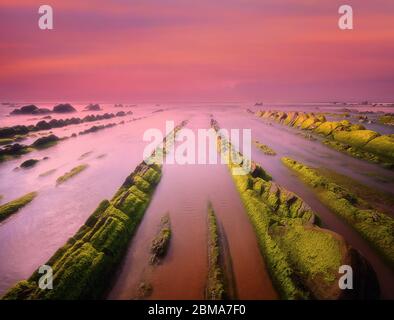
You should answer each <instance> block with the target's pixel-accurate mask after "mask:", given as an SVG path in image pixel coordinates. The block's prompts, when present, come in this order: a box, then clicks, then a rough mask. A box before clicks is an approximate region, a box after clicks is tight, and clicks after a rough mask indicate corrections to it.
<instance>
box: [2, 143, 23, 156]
mask: <svg viewBox="0 0 394 320" xmlns="http://www.w3.org/2000/svg"><path fill="white" fill-rule="evenodd" d="M26 148H27V146H25V145H23V144H19V143H14V144H9V145H7V146H5V147H3V148H1V149H0V155H18V154H22V153H23V152H24V151H25V150H26Z"/></svg>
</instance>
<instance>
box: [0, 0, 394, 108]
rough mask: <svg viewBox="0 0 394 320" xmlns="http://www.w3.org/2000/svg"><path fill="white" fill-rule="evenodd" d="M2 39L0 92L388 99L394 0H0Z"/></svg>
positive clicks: (7, 96) (10, 96)
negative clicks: (47, 8)
mask: <svg viewBox="0 0 394 320" xmlns="http://www.w3.org/2000/svg"><path fill="white" fill-rule="evenodd" d="M42 4H49V5H52V7H53V9H54V30H51V31H42V30H40V29H39V28H38V18H39V14H38V8H39V6H40V5H42ZM342 4H351V5H352V6H353V9H354V19H355V20H354V27H355V29H354V30H353V31H341V30H339V28H338V26H337V23H338V18H339V14H338V8H339V6H340V5H342ZM0 39H1V41H0V100H3V101H4V100H11V101H18V100H31V101H37V100H39V101H45V100H48V101H50V100H52V101H53V100H56V101H59V100H70V101H75V100H78V101H111V102H118V101H119V102H120V101H127V102H128V101H130V102H133V101H241V100H263V101H271V102H281V101H282V102H285V101H333V100H365V99H368V100H372V101H394V58H393V57H394V1H393V0H353V1H350V0H346V1H345V0H342V1H341V0H339V1H338V0H140V1H134V0H128V1H127V0H116V1H108V0H95V1H93V0H90V1H89V0H86V1H80V0H79V1H76V0H62V1H59V0H50V1H34V0H17V1H15V0H1V1H0Z"/></svg>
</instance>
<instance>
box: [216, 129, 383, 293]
mask: <svg viewBox="0 0 394 320" xmlns="http://www.w3.org/2000/svg"><path fill="white" fill-rule="evenodd" d="M217 127H218V125H217V123H215V126H214V128H217ZM218 147H219V150H220V152H223V150H226V149H228V148H232V146H231V144H230V143H229V142H228V141H226V140H225V138H224V137H218ZM243 161H248V160H245V159H243ZM241 165H242V163H241V164H239V163H234V162H232V161H230V162H229V167H230V169H231V168H232V167H234V166H241ZM256 168H259V166H258V165H257V164H255V165H254V166H252V172H250V173H249V174H247V175H234V174H232V177H233V180H234V182H235V185H236V187H237V189H238V192H239V193H240V196H241V199H242V202H243V204H244V206H245V209H246V212H247V214H248V216H249V218H250V221H251V223H252V225H253V227H254V229H255V233H256V236H257V240H258V243H259V247H260V250H261V253H262V255H263V257H264V259H265V262H266V264H267V267H268V271H269V273H270V275H271V278H272V280H273V283H274V285H275V287H276V289H277V290H278V292H279V294H280V296H281V297H282V298H283V299H309V298H315V299H346V298H347V297H349V295H352V294H356V295H357V296H358V297H375V298H376V297H377V296H378V295H379V289H378V282H377V279H376V275H375V273H374V271H373V270H372V268H371V267H370V266H369V264H368V263H367V262H366V260H365V259H364V258H363V257H362V256H361V255H360V254H359V253H358V252H357V251H355V250H354V249H352V248H351V247H350V246H349V245H348V244H347V243H346V242H345V240H344V239H343V238H342V237H341V236H340V235H338V234H336V233H334V232H332V231H329V230H326V229H322V228H320V227H319V226H318V223H319V219H317V218H316V215H315V213H314V212H313V211H312V209H311V208H310V207H309V206H308V205H307V204H306V203H305V202H304V201H303V200H302V199H301V198H300V197H298V196H297V195H296V194H294V193H292V192H290V191H288V190H286V189H284V188H283V187H281V186H279V185H277V184H276V183H275V182H273V181H271V179H270V178H268V177H269V176H268V177H267V174H266V173H265V171H264V170H263V169H261V170H256ZM230 172H231V173H233V170H230ZM256 172H257V173H256ZM259 172H264V173H265V174H259ZM354 257H356V258H354ZM360 261H361V262H362V263H359V262H360ZM356 262H357V263H359V264H356ZM344 264H350V265H351V266H352V267H353V269H354V270H357V271H359V270H362V272H364V275H368V276H365V277H361V278H360V279H359V281H360V282H359V283H358V284H357V290H354V291H355V292H352V293H348V292H344V291H342V290H340V289H339V286H338V280H339V278H340V274H339V267H340V266H341V265H344ZM366 287H368V288H373V290H370V291H368V290H366V289H365V288H366Z"/></svg>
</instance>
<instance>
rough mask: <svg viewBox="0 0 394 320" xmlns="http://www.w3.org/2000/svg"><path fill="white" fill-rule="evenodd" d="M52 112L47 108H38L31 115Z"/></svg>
mask: <svg viewBox="0 0 394 320" xmlns="http://www.w3.org/2000/svg"><path fill="white" fill-rule="evenodd" d="M51 112H52V111H51V110H49V109H47V108H39V109H37V110H35V111H33V114H46V113H51Z"/></svg>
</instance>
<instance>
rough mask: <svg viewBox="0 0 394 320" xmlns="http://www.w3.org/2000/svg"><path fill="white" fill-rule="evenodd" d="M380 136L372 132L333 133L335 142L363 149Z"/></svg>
mask: <svg viewBox="0 0 394 320" xmlns="http://www.w3.org/2000/svg"><path fill="white" fill-rule="evenodd" d="M378 136H379V134H378V133H376V132H374V131H371V130H355V131H337V132H334V133H333V137H334V140H337V141H339V142H342V143H345V144H348V145H351V146H354V147H358V148H361V147H363V146H365V145H366V144H367V143H368V142H369V141H371V140H372V139H375V138H376V137H378Z"/></svg>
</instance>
